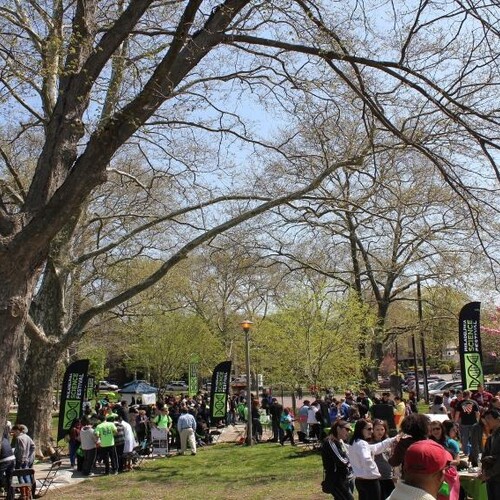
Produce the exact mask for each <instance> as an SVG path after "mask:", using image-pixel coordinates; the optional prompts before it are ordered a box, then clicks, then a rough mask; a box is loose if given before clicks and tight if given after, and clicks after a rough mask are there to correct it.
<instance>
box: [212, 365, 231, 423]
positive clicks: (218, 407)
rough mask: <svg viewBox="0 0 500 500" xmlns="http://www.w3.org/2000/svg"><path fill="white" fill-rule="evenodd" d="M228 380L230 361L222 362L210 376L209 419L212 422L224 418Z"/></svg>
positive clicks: (229, 377) (229, 378) (229, 376)
mask: <svg viewBox="0 0 500 500" xmlns="http://www.w3.org/2000/svg"><path fill="white" fill-rule="evenodd" d="M230 380H231V361H223V362H222V363H219V364H218V365H217V366H216V367H215V369H214V372H213V374H212V387H211V389H210V419H211V420H212V421H214V420H220V419H225V418H226V413H227V397H228V394H229V385H230Z"/></svg>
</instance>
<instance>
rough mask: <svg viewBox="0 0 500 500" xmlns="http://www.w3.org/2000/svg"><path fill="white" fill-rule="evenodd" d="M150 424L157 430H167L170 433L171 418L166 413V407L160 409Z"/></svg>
mask: <svg viewBox="0 0 500 500" xmlns="http://www.w3.org/2000/svg"><path fill="white" fill-rule="evenodd" d="M151 424H152V425H154V426H155V427H156V428H157V429H167V431H168V432H170V429H171V428H172V417H171V416H170V415H169V413H168V406H167V405H165V406H163V407H162V409H161V410H160V412H159V413H158V415H156V417H154V418H153V420H152V421H151Z"/></svg>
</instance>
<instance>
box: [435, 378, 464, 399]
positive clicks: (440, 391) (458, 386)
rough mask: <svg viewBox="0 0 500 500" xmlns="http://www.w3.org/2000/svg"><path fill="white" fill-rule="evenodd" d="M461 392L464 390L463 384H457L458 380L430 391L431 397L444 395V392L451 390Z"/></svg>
mask: <svg viewBox="0 0 500 500" xmlns="http://www.w3.org/2000/svg"><path fill="white" fill-rule="evenodd" d="M451 389H453V390H455V391H461V390H462V382H457V381H456V380H452V381H450V382H446V384H443V385H442V386H441V387H440V388H439V389H432V390H430V391H429V396H435V395H437V394H439V395H442V394H443V392H444V391H449V390H451Z"/></svg>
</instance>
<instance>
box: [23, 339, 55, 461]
mask: <svg viewBox="0 0 500 500" xmlns="http://www.w3.org/2000/svg"><path fill="white" fill-rule="evenodd" d="M61 349H62V348H61V347H60V346H59V345H57V344H51V343H47V342H41V341H39V340H35V339H33V340H32V341H31V344H30V348H29V352H28V357H27V359H26V362H25V363H24V366H23V367H22V369H21V374H20V381H21V383H20V387H19V408H18V412H17V422H18V423H21V424H24V425H26V426H27V427H28V429H29V434H30V436H31V437H32V438H33V439H34V440H35V444H36V445H37V453H38V454H40V455H42V456H43V455H50V454H51V453H53V442H52V439H51V438H52V401H53V399H54V394H53V388H54V379H55V376H56V373H57V365H58V363H59V361H60V359H61V356H62V353H61Z"/></svg>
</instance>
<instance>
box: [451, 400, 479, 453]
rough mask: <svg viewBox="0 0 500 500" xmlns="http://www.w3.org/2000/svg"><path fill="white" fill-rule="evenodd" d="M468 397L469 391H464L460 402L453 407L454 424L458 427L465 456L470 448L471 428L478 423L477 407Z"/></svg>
mask: <svg viewBox="0 0 500 500" xmlns="http://www.w3.org/2000/svg"><path fill="white" fill-rule="evenodd" d="M470 396H471V393H470V391H464V392H463V399H462V401H459V402H458V403H457V404H456V406H455V422H457V423H458V424H459V426H460V441H461V442H462V451H463V452H464V453H465V454H466V455H467V456H468V455H469V453H470V448H471V445H470V436H471V431H472V427H473V426H474V425H476V424H477V422H478V421H479V406H478V405H477V403H476V402H475V401H474V400H473V399H471V397H470Z"/></svg>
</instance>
